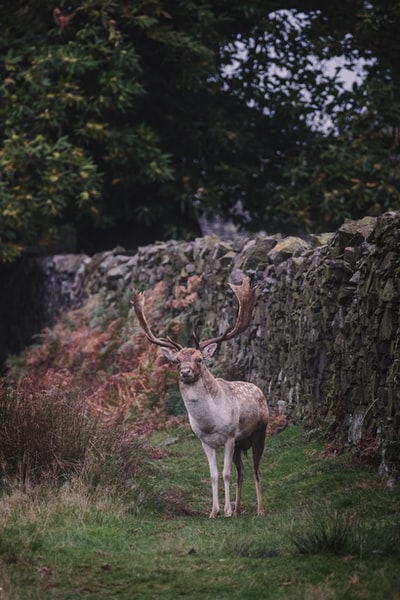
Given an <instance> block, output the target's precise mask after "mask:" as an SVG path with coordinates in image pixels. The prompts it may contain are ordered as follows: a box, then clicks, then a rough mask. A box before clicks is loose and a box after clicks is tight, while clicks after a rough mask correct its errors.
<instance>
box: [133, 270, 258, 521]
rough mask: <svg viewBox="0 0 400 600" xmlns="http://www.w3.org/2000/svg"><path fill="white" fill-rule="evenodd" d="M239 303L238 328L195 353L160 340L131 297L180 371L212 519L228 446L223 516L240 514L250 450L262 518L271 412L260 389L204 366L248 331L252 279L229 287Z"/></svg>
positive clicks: (140, 313) (138, 297) (138, 308)
mask: <svg viewBox="0 0 400 600" xmlns="http://www.w3.org/2000/svg"><path fill="white" fill-rule="evenodd" d="M229 286H230V287H231V289H232V290H233V292H234V293H235V295H236V298H237V300H238V302H239V312H238V316H237V319H236V324H235V325H234V327H233V328H230V327H229V326H228V327H227V329H226V330H225V332H224V333H222V334H221V335H218V336H216V337H213V338H210V339H207V340H204V341H199V340H198V339H197V338H196V336H194V337H195V343H196V347H195V348H187V347H186V348H184V347H182V346H181V345H180V344H177V343H176V342H174V341H172V340H171V339H170V338H163V337H156V336H155V335H154V334H153V333H152V331H151V329H150V326H149V324H148V322H147V319H146V316H145V313H144V305H145V297H144V294H143V293H140V294H137V293H136V292H134V293H133V301H132V304H133V306H134V309H135V312H136V315H137V317H138V319H139V323H140V325H141V328H142V329H143V331H144V333H145V335H146V337H147V339H148V341H149V342H151V343H152V344H157V345H158V346H160V347H161V350H162V352H163V353H164V354H165V356H166V357H167V358H168V359H169V360H170V361H172V362H173V363H175V364H176V365H177V368H178V372H179V389H180V392H181V394H182V398H183V401H184V404H185V406H186V409H187V412H188V416H189V422H190V425H191V427H192V430H193V432H194V433H195V434H196V435H197V437H199V438H200V441H201V443H202V446H203V449H204V452H205V454H206V456H207V459H208V465H209V469H210V477H211V487H212V509H211V513H210V518H213V517H216V516H217V515H218V513H219V502H218V465H217V448H219V447H221V446H223V447H224V466H223V472H222V475H223V480H224V488H225V506H224V515H225V516H226V517H230V516H232V514H233V515H234V516H237V515H239V514H240V496H241V491H242V484H243V462H242V458H241V452H242V451H243V452H245V451H246V450H248V449H249V448H251V449H252V453H253V467H254V480H255V487H256V495H257V514H258V515H262V514H264V511H263V504H262V498H261V488H260V474H259V463H260V459H261V456H262V454H263V451H264V442H265V431H266V427H267V422H268V407H267V403H266V399H265V397H264V394H263V393H262V391H261V390H260V388H258V387H257V386H256V385H254V384H252V383H245V382H243V381H225V380H224V379H221V378H216V377H214V376H213V375H212V374H211V372H210V371H209V370H208V369H207V367H206V365H205V361H206V360H207V359H208V358H210V357H211V356H213V354H214V353H215V350H216V348H217V345H218V344H219V343H220V342H223V341H226V340H230V339H232V338H233V337H234V336H236V335H238V334H239V333H242V332H243V331H245V329H247V327H248V326H249V323H250V318H251V315H252V312H253V308H254V304H255V288H251V287H250V281H249V278H248V277H246V278H245V279H244V280H243V282H242V284H241V285H240V286H239V285H232V284H229ZM232 462H233V463H234V464H235V467H236V470H237V487H236V501H235V505H234V511H233V513H232V506H231V500H230V490H229V484H230V472H231V465H232Z"/></svg>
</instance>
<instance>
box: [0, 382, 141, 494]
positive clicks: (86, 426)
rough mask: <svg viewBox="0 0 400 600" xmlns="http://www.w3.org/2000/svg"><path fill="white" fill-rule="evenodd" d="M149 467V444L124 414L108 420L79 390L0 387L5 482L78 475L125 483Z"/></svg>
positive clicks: (0, 466) (0, 470)
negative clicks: (89, 405) (97, 411)
mask: <svg viewBox="0 0 400 600" xmlns="http://www.w3.org/2000/svg"><path fill="white" fill-rule="evenodd" d="M149 465H150V455H149V452H148V450H147V447H146V444H145V442H144V441H143V440H142V439H141V438H139V437H138V436H137V435H135V434H134V432H133V431H132V430H131V429H130V428H129V427H128V426H127V424H126V423H125V422H124V419H123V416H122V415H117V416H116V417H114V418H112V419H110V418H109V419H108V420H107V421H105V420H104V419H103V418H102V417H101V415H100V414H99V413H96V412H94V411H92V410H91V409H90V408H89V407H88V405H87V403H86V402H85V401H84V399H83V398H82V396H81V395H80V393H79V391H78V390H70V391H68V392H66V391H65V390H60V389H59V388H56V387H55V388H52V389H50V390H46V391H43V392H38V391H34V392H31V391H30V390H29V389H27V390H25V391H14V390H12V389H9V388H2V389H1V390H0V477H1V479H2V481H3V483H4V482H6V481H8V480H14V481H15V479H16V480H17V481H19V482H20V483H23V484H26V483H29V484H35V483H60V482H65V481H66V480H70V479H71V478H74V477H76V476H79V477H81V478H82V480H83V481H85V482H86V483H87V484H89V485H91V486H98V485H105V486H109V485H121V486H124V487H126V486H127V484H129V481H132V480H135V479H136V478H138V477H140V476H141V475H143V473H144V472H145V471H146V466H147V467H149Z"/></svg>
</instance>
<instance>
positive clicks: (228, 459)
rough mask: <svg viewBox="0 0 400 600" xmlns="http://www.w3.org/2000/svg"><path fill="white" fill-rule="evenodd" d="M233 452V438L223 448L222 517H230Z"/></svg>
mask: <svg viewBox="0 0 400 600" xmlns="http://www.w3.org/2000/svg"><path fill="white" fill-rule="evenodd" d="M234 451H235V438H229V439H228V440H227V441H226V442H225V446H224V469H223V471H222V476H223V478H224V488H225V506H224V517H231V516H232V505H231V494H230V487H229V486H230V481H231V465H232V458H233V453H234Z"/></svg>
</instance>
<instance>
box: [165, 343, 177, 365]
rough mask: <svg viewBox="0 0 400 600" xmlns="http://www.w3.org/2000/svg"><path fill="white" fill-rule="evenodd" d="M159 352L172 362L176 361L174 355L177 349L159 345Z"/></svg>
mask: <svg viewBox="0 0 400 600" xmlns="http://www.w3.org/2000/svg"><path fill="white" fill-rule="evenodd" d="M161 352H162V353H163V354H164V356H166V357H167V358H168V360H170V361H171V362H173V363H176V362H177V359H176V355H177V354H178V350H172V349H171V348H163V347H162V346H161Z"/></svg>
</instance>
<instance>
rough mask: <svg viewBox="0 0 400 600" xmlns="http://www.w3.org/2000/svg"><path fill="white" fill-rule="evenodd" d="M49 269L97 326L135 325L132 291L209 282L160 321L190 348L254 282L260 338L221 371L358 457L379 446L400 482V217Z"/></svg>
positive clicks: (251, 339)
mask: <svg viewBox="0 0 400 600" xmlns="http://www.w3.org/2000/svg"><path fill="white" fill-rule="evenodd" d="M72 264H73V265H74V267H73V269H72V271H73V272H71V268H70V267H71V265H72ZM42 266H43V269H44V270H45V271H46V272H48V273H51V274H52V281H53V284H52V286H53V287H52V288H51V287H50V288H49V289H48V292H47V293H48V294H49V296H51V294H53V295H54V292H55V293H56V295H57V294H58V299H57V300H56V303H55V304H57V303H58V304H61V305H63V306H66V305H69V306H77V305H79V304H80V303H82V302H83V301H84V300H85V299H89V300H90V301H91V302H92V303H93V306H94V307H95V308H94V311H97V315H98V316H99V318H105V317H106V316H107V318H112V316H113V314H115V315H120V314H122V313H124V314H128V318H129V319H131V318H133V314H132V311H131V310H130V309H129V300H130V296H131V291H132V287H135V288H138V289H141V290H142V289H144V290H145V289H149V288H152V287H154V286H155V285H156V284H157V283H158V282H160V281H164V282H165V285H166V290H167V297H169V298H172V297H173V294H174V287H175V286H176V285H177V284H180V285H183V286H185V285H187V283H188V281H189V279H190V277H192V276H193V275H198V274H202V273H203V274H204V275H203V279H202V282H201V285H200V288H199V292H198V295H199V297H198V300H197V301H196V302H194V303H191V304H190V305H189V306H187V307H185V308H182V307H181V308H173V307H172V305H171V304H169V306H167V302H166V303H165V307H164V308H163V309H162V312H163V313H164V315H161V318H162V319H166V320H168V319H169V318H171V317H174V318H179V319H181V320H182V322H184V323H185V327H184V328H182V332H183V333H182V335H184V336H185V338H186V339H182V340H181V341H182V342H183V343H188V341H189V338H190V332H191V331H192V330H193V329H196V330H197V331H198V333H200V335H201V336H202V337H210V336H211V335H214V334H215V333H217V332H218V331H221V330H222V329H223V328H224V327H226V324H227V323H228V322H232V320H233V319H234V318H235V315H236V304H235V302H236V301H235V298H234V296H233V294H232V293H231V292H230V290H229V289H228V287H227V285H226V283H227V281H228V280H230V281H232V282H234V283H239V282H240V280H241V279H242V277H243V276H244V275H249V276H250V277H251V279H252V281H253V283H254V284H257V286H258V288H259V292H258V300H257V304H256V309H255V313H254V318H253V321H252V324H251V327H250V328H249V330H248V331H247V332H246V333H244V334H242V335H241V336H240V337H238V338H236V339H234V340H232V341H230V342H226V343H224V344H222V345H221V347H220V350H219V354H218V356H217V357H216V358H215V360H214V365H213V366H212V370H213V372H214V373H215V374H217V375H220V376H224V377H226V378H229V379H242V378H243V379H247V380H250V381H253V382H254V383H256V384H258V385H259V386H260V387H261V388H262V389H264V390H265V392H266V394H267V396H268V399H269V403H270V405H271V406H273V407H276V409H277V410H280V411H285V412H286V414H287V415H288V416H289V418H290V420H291V421H292V422H301V423H303V424H305V425H306V427H307V428H308V429H309V430H310V431H313V432H320V433H321V434H324V435H327V436H331V437H332V438H335V439H336V440H338V441H341V442H342V443H346V444H350V445H352V446H353V447H355V448H358V450H359V451H362V450H363V449H368V448H369V449H371V448H372V447H375V446H376V447H377V449H378V452H379V455H380V469H381V471H382V472H383V473H384V474H386V475H387V476H388V477H389V478H390V480H391V481H392V480H394V479H396V478H398V477H399V473H400V456H399V455H400V451H399V450H400V401H399V395H400V386H399V383H400V373H399V352H400V342H399V337H400V335H399V334H400V325H399V317H400V315H399V312H400V213H386V214H384V215H382V216H381V217H380V218H378V219H376V218H370V217H366V218H364V219H362V220H360V221H348V222H346V223H345V224H344V225H343V226H342V227H341V228H340V229H339V230H338V231H337V232H336V233H335V234H327V235H322V236H311V238H310V239H309V240H307V241H305V240H303V239H300V238H294V237H287V238H282V237H281V236H266V235H259V236H257V237H255V238H254V239H251V240H249V239H245V238H240V237H238V238H236V239H234V240H232V241H224V240H221V239H219V238H214V237H205V238H199V239H196V240H195V241H192V242H175V241H170V242H166V243H156V244H154V245H151V246H147V247H143V248H139V250H138V251H137V252H135V253H130V252H126V251H125V250H123V249H116V250H114V251H112V252H107V253H103V254H99V255H95V256H93V257H87V256H78V257H77V256H75V257H73V258H72V257H70V256H69V257H68V256H65V257H51V258H47V259H46V260H45V261H43V263H42ZM62 272H64V275H60V274H61V273H62ZM65 273H67V275H65ZM66 281H69V282H70V283H69V284H68V283H66ZM54 282H56V283H57V282H58V283H57V284H55V283H54ZM63 282H64V284H63ZM49 302H50V300H49ZM51 302H53V303H54V298H53V300H51ZM96 307H97V308H96Z"/></svg>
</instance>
